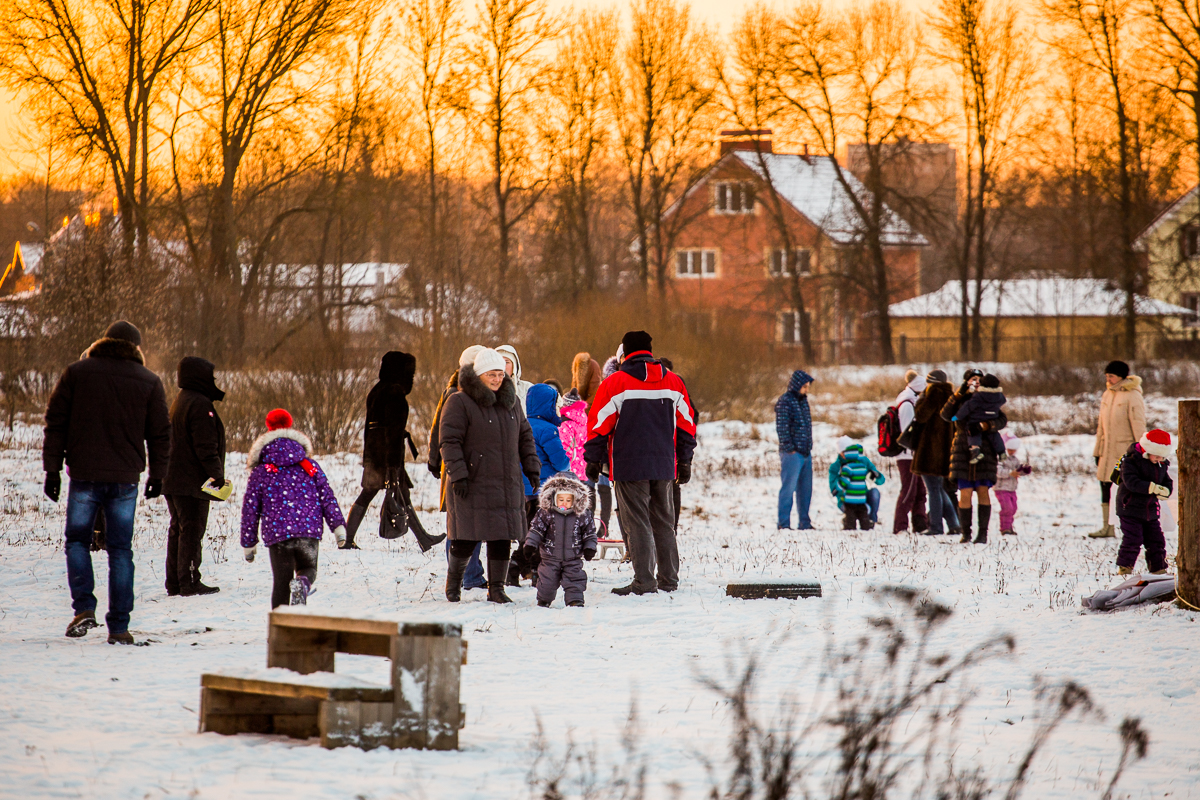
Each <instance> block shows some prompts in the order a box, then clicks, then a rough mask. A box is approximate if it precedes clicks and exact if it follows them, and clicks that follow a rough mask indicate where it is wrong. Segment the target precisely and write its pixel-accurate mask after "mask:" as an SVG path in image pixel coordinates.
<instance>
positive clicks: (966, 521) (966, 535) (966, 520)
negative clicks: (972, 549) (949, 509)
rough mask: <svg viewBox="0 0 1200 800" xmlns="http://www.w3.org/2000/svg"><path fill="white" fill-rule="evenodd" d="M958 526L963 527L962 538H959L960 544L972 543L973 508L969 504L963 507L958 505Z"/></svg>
mask: <svg viewBox="0 0 1200 800" xmlns="http://www.w3.org/2000/svg"><path fill="white" fill-rule="evenodd" d="M958 526H959V527H960V528H962V538H961V539H959V540H958V543H959V544H970V543H971V509H970V507H969V506H968V507H967V508H963V507H962V506H959V507H958Z"/></svg>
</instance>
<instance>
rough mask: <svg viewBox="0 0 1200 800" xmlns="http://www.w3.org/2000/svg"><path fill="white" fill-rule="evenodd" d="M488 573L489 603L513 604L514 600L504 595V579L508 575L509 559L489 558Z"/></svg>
mask: <svg viewBox="0 0 1200 800" xmlns="http://www.w3.org/2000/svg"><path fill="white" fill-rule="evenodd" d="M487 573H488V602H489V603H511V602H512V598H511V597H509V596H508V595H506V594H505V593H504V579H505V577H507V575H508V559H507V558H506V559H504V560H500V559H496V558H489V559H488V562H487Z"/></svg>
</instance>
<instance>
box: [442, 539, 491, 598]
mask: <svg viewBox="0 0 1200 800" xmlns="http://www.w3.org/2000/svg"><path fill="white" fill-rule="evenodd" d="M482 546H483V542H477V543H476V544H475V552H473V553H471V560H470V561H468V562H467V572H466V574H465V575H463V588H464V589H486V588H487V578H485V577H484V576H483V563H482V562H481V561H480V560H479V548H480V547H482ZM449 563H450V540H449V539H447V540H446V564H449Z"/></svg>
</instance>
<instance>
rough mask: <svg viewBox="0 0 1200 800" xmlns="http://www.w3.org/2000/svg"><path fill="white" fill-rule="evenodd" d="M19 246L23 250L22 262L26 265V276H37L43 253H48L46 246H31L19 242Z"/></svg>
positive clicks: (39, 244)
mask: <svg viewBox="0 0 1200 800" xmlns="http://www.w3.org/2000/svg"><path fill="white" fill-rule="evenodd" d="M17 246H18V247H20V249H21V261H22V262H23V263H24V264H25V274H26V275H36V274H37V272H38V267H40V266H41V264H42V253H44V252H46V245H44V244H42V243H41V242H33V243H31V244H26V243H25V242H18V243H17Z"/></svg>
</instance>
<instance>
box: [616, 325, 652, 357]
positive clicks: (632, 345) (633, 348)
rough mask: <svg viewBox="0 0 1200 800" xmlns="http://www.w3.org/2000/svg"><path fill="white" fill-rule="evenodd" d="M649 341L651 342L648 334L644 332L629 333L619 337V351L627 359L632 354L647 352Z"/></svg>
mask: <svg viewBox="0 0 1200 800" xmlns="http://www.w3.org/2000/svg"><path fill="white" fill-rule="evenodd" d="M651 341H653V340H652V339H651V338H650V334H648V333H646V332H645V331H629V332H628V333H626V334H625V335H624V336H622V337H621V349H622V351H623V352H624V353H625V357H626V358H628V357H629V356H630V355H632V354H633V353H637V352H640V351H642V350H647V351H649V350H650V343H651Z"/></svg>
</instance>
